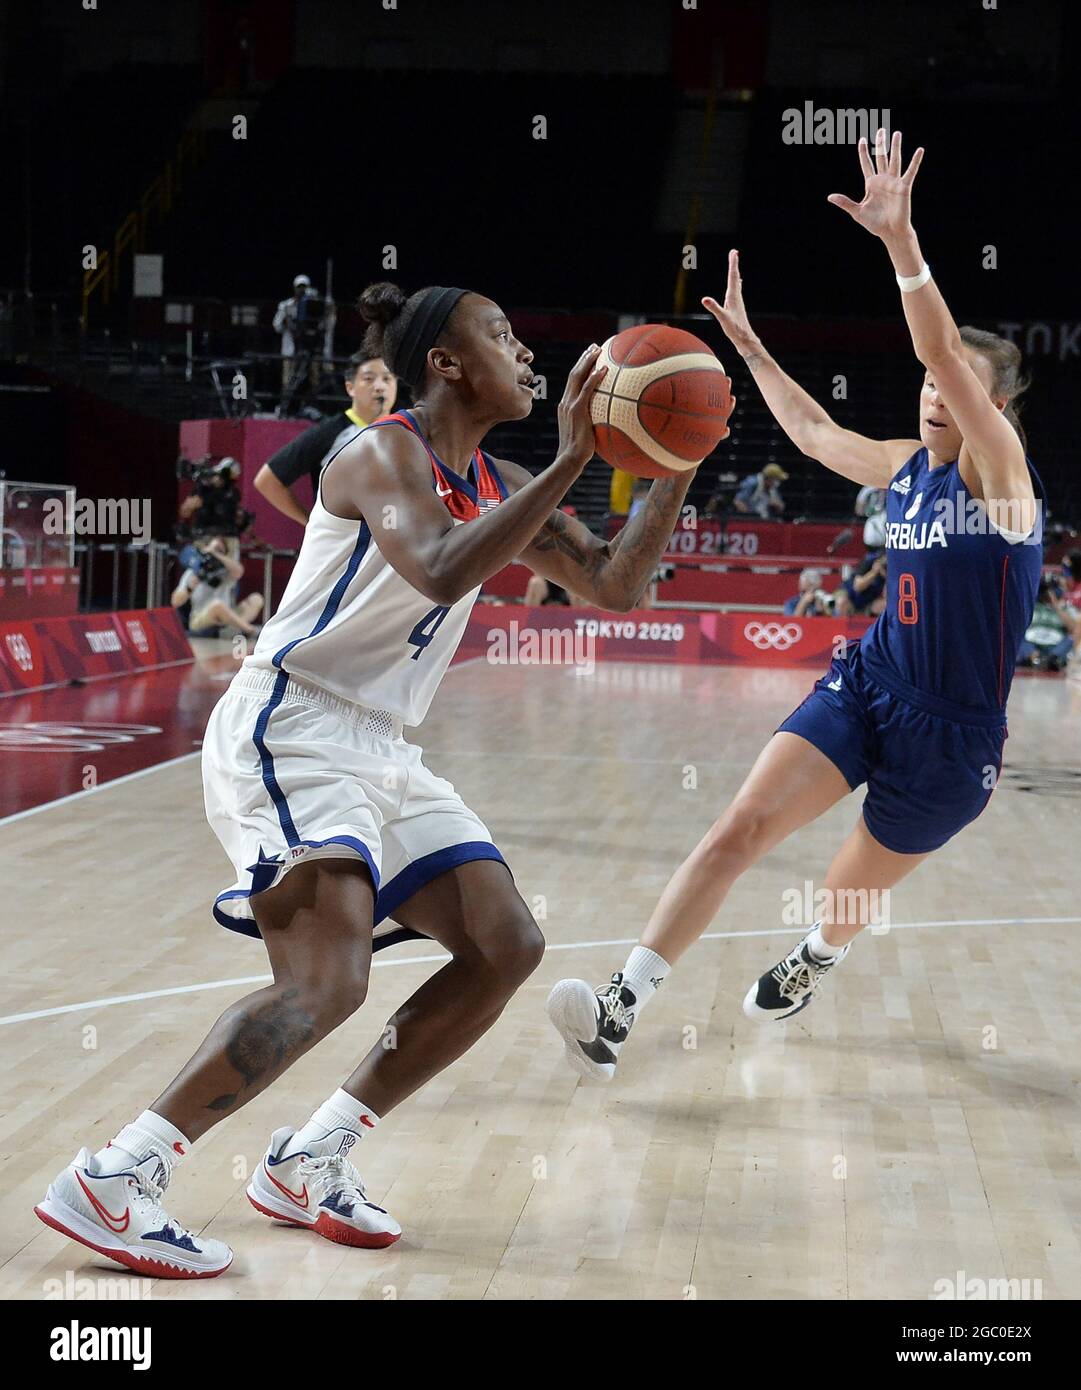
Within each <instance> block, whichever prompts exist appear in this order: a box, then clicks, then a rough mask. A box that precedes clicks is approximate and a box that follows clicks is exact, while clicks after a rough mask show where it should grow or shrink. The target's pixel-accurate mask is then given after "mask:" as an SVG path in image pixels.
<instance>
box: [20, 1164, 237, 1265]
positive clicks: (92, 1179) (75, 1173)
mask: <svg viewBox="0 0 1081 1390" xmlns="http://www.w3.org/2000/svg"><path fill="white" fill-rule="evenodd" d="M99 1167H100V1165H99V1163H98V1160H97V1159H96V1158H95V1157H94V1156H93V1155H92V1154H91V1152H90V1150H89V1149H80V1150H79V1152H78V1153H77V1154H76V1155H75V1158H74V1160H73V1161H72V1162H71V1163H70V1164H69V1165H68V1167H67V1168H65V1169H64V1171H63V1172H62V1173H61V1174H60V1176H59V1177H57V1178H55V1179H54V1180H53V1181H52V1182H51V1183H50V1184H49V1190H48V1191H47V1192H46V1194H45V1198H44V1200H43V1201H42V1202H40V1203H39V1204H38V1205H37V1206H36V1207H35V1208H34V1211H35V1212H36V1213H37V1215H38V1216H39V1217H40V1218H41V1220H42V1221H44V1222H45V1224H46V1226H51V1227H52V1228H53V1230H54V1231H59V1232H60V1234H61V1235H64V1236H67V1237H68V1238H69V1239H70V1240H77V1241H78V1242H79V1243H80V1245H85V1246H87V1247H88V1248H89V1249H91V1250H95V1251H97V1253H98V1254H99V1255H105V1256H106V1257H107V1258H108V1259H110V1260H115V1261H116V1262H117V1264H120V1265H126V1266H127V1268H128V1269H133V1270H134V1271H135V1272H136V1274H152V1275H154V1276H155V1277H156V1278H158V1279H213V1278H214V1276H215V1275H216V1274H222V1273H224V1272H225V1270H227V1269H228V1268H229V1266H230V1264H231V1263H232V1261H233V1252H232V1251H231V1250H230V1249H229V1247H228V1246H227V1245H223V1244H222V1242H221V1241H220V1240H207V1239H204V1238H203V1237H202V1236H197V1235H194V1234H193V1233H192V1232H191V1231H188V1230H185V1229H184V1227H183V1226H181V1225H180V1223H179V1222H178V1221H174V1220H173V1218H172V1217H171V1216H169V1215H168V1213H167V1212H166V1211H165V1210H164V1208H163V1207H162V1205H161V1198H162V1195H163V1193H164V1191H165V1188H166V1187H167V1186H168V1183H169V1176H170V1173H171V1167H170V1164H169V1162H168V1160H167V1159H166V1158H163V1157H162V1156H161V1155H160V1154H158V1153H152V1154H150V1155H149V1156H148V1157H147V1158H144V1159H143V1160H142V1161H141V1162H139V1163H137V1164H135V1165H134V1167H132V1168H127V1169H124V1170H123V1171H122V1172H119V1173H102V1172H100V1171H99Z"/></svg>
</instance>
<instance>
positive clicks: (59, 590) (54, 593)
mask: <svg viewBox="0 0 1081 1390" xmlns="http://www.w3.org/2000/svg"><path fill="white" fill-rule="evenodd" d="M78 608H79V571H78V570H77V569H68V568H67V567H66V566H64V565H43V566H40V567H38V568H37V569H14V570H13V569H5V570H0V621H4V620H6V619H8V618H55V617H60V616H62V615H63V614H66V613H75V612H77V611H78Z"/></svg>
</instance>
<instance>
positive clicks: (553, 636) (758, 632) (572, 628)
mask: <svg viewBox="0 0 1081 1390" xmlns="http://www.w3.org/2000/svg"><path fill="white" fill-rule="evenodd" d="M870 625H871V624H870V620H869V619H867V618H789V617H784V616H782V615H774V614H772V613H699V612H689V611H687V610H686V609H660V608H639V609H635V611H634V612H632V613H605V612H602V611H601V610H600V609H595V608H561V607H557V606H551V605H550V606H548V607H546V608H523V607H520V606H516V607H509V606H501V605H495V604H479V605H478V606H477V607H476V608H474V610H473V612H472V614H471V615H470V619H469V624H468V626H467V627H466V630H465V635H464V636H463V638H462V643H461V646H460V647H459V648H458V652H457V654H456V656H455V661H468V660H471V659H475V658H478V657H481V658H484V659H486V660H488V661H490V662H492V664H493V665H510V666H533V665H554V664H559V665H564V664H565V665H582V664H589V663H592V662H594V661H654V662H662V661H663V662H675V663H677V664H681V665H709V666H726V665H731V664H737V665H739V664H745V665H749V666H807V667H820V668H821V669H822V670H825V669H826V667H827V666H828V665H829V662H830V660H831V659H832V657H833V655H834V653H835V652H836V651H837V650H839V649H840V644H841V643H842V642H858V641H859V640H860V638H861V637H862V636H863V634H864V633H865V632H866V631H867V629H868V627H870Z"/></svg>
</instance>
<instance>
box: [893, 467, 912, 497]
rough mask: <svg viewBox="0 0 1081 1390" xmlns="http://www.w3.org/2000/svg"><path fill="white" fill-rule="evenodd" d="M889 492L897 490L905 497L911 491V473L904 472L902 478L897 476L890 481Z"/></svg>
mask: <svg viewBox="0 0 1081 1390" xmlns="http://www.w3.org/2000/svg"><path fill="white" fill-rule="evenodd" d="M890 490H891V492H899V493H900V494H901V496H902V497H907V496H908V494H909V493H910V492H911V491H912V475H911V474H910V473H908V474H906V475H905V476H904V477H903V478H897V479H896V480H895V481H894V482H892V483H890Z"/></svg>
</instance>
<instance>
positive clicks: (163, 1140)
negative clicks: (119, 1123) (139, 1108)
mask: <svg viewBox="0 0 1081 1390" xmlns="http://www.w3.org/2000/svg"><path fill="white" fill-rule="evenodd" d="M190 1148H191V1144H190V1143H189V1141H188V1138H187V1136H186V1135H184V1134H181V1132H180V1130H178V1129H177V1127H176V1125H174V1124H170V1123H169V1121H168V1120H166V1119H164V1118H163V1117H162V1116H161V1115H158V1114H155V1112H154V1111H153V1110H144V1111H143V1113H142V1114H141V1115H140V1116H139V1117H138V1118H137V1119H135V1120H132V1122H131V1124H130V1125H125V1126H124V1128H123V1129H122V1130H121V1131H120V1133H119V1134H118V1135H117V1136H116V1137H115V1138H114V1139H112V1140H111V1141H110V1142H109V1143H108V1144H106V1146H105V1148H104V1149H99V1150H98V1151H97V1153H96V1154H95V1155H94V1157H95V1158H96V1159H97V1167H98V1172H99V1173H110V1172H112V1173H122V1172H123V1171H124V1169H125V1168H134V1167H135V1165H136V1164H137V1163H141V1162H142V1161H143V1159H144V1158H146V1157H147V1156H148V1155H149V1154H151V1153H154V1154H157V1155H158V1156H159V1157H160V1158H161V1159H162V1161H163V1162H164V1163H165V1165H166V1169H167V1170H168V1171H169V1172H172V1170H173V1169H174V1168H175V1167H176V1165H177V1164H178V1163H179V1162H180V1160H181V1159H182V1158H183V1157H184V1155H185V1154H186V1153H187V1152H188V1150H189V1149H190Z"/></svg>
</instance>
